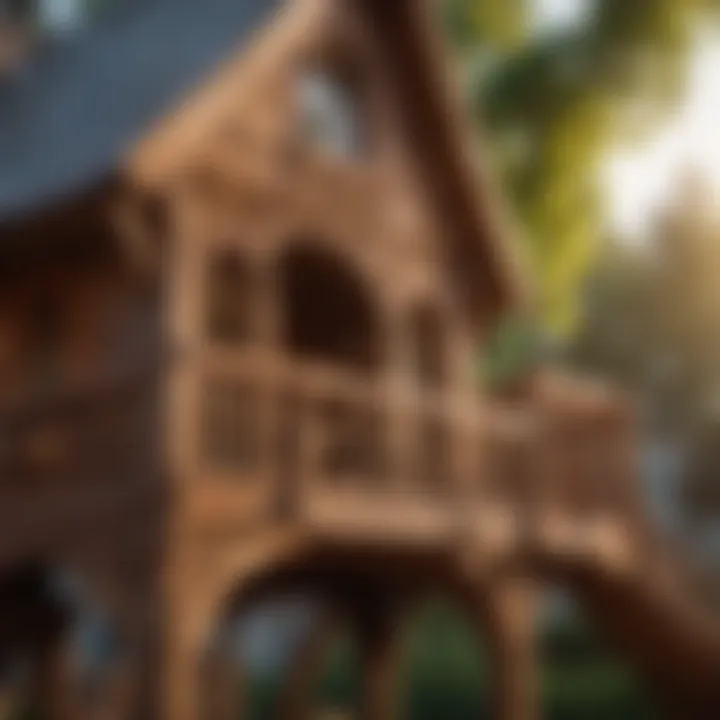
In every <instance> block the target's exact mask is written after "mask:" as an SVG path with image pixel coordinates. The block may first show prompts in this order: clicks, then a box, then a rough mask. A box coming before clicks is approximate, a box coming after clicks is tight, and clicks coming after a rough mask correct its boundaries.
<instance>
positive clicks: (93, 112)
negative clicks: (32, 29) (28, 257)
mask: <svg viewBox="0 0 720 720" xmlns="http://www.w3.org/2000/svg"><path fill="white" fill-rule="evenodd" d="M281 2H282V0H125V2H123V3H122V4H121V6H120V7H118V8H117V9H115V10H114V11H113V12H110V13H109V14H108V16H107V17H105V18H102V19H101V20H100V21H99V22H98V23H97V24H96V25H94V26H91V27H89V28H87V29H86V30H85V31H83V32H82V34H80V35H77V36H76V37H73V38H68V39H65V40H58V41H57V42H56V43H54V44H49V45H47V46H45V47H41V48H39V49H38V52H37V53H36V55H34V56H32V57H31V58H30V60H29V62H28V63H27V65H26V66H25V67H23V68H22V70H21V72H20V73H18V74H16V75H13V76H11V77H8V78H5V79H3V78H0V221H2V220H3V219H6V218H8V217H10V216H14V215H18V214H21V213H26V212H30V211H32V210H34V209H35V208H37V207H38V206H40V205H45V204H47V203H48V202H51V201H52V200H53V199H55V198H57V197H59V196H61V195H66V194H72V193H75V192H81V191H82V190H84V189H86V188H88V187H90V186H92V185H93V184H95V183H96V182H97V181H98V180H101V179H103V178H104V177H106V176H108V175H110V174H112V173H113V171H114V170H115V169H116V167H117V165H118V163H119V161H120V159H121V156H122V155H123V153H124V152H126V151H127V150H128V149H129V147H130V146H131V145H133V144H134V143H135V142H137V141H138V140H139V139H140V138H141V137H142V135H143V134H144V133H145V132H146V130H147V128H148V126H149V125H151V124H152V123H153V122H154V121H155V120H157V119H158V118H159V117H161V116H162V115H164V114H165V113H166V112H168V111H169V110H170V109H171V108H172V107H173V106H174V105H176V104H177V103H178V102H180V101H181V100H182V99H183V98H184V97H185V96H186V95H188V93H190V92H191V90H192V89H193V88H194V87H195V86H196V85H198V84H199V83H200V82H201V81H202V80H203V79H204V78H205V77H206V76H207V75H208V73H210V72H212V71H213V70H214V69H215V67H216V66H217V65H218V64H220V63H221V62H222V61H223V60H224V59H225V58H226V57H227V55H228V53H229V52H231V51H232V50H233V49H236V48H237V47H238V46H239V45H241V44H242V43H243V42H245V41H246V40H248V39H249V38H250V36H251V35H252V34H253V31H254V30H255V29H257V28H258V27H259V26H261V25H263V24H264V23H265V22H266V21H268V20H269V19H270V17H271V16H272V14H273V13H274V12H275V10H276V9H277V8H278V7H279V5H280V4H281Z"/></svg>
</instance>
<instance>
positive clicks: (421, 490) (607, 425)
mask: <svg viewBox="0 0 720 720" xmlns="http://www.w3.org/2000/svg"><path fill="white" fill-rule="evenodd" d="M204 368H205V372H204V375H203V377H204V380H203V392H202V393H201V394H202V402H203V411H202V417H203V422H202V426H201V434H202V437H203V438H204V440H203V442H202V443H201V444H200V448H201V457H200V458H199V460H198V462H199V465H200V466H201V467H202V472H201V473H200V475H201V476H202V477H204V478H208V477H209V478H212V477H216V478H219V477H224V478H228V477H230V478H234V479H235V481H236V482H238V484H246V483H249V484H253V483H260V484H265V485H266V486H272V487H273V488H274V493H275V495H276V501H275V503H274V506H275V507H276V508H281V510H282V514H283V515H284V516H296V517H297V516H298V515H301V514H302V512H303V507H305V506H306V500H307V498H309V497H317V496H318V495H323V496H324V497H325V498H329V497H331V496H332V495H333V493H335V494H337V495H338V496H347V497H349V498H351V499H352V500H353V501H355V502H356V503H358V506H359V505H361V504H362V502H360V500H362V501H370V500H372V499H373V498H374V499H376V500H377V501H378V502H384V503H388V502H391V501H392V498H397V497H398V494H400V496H403V493H404V497H405V498H406V500H405V501H404V502H405V503H406V505H407V506H409V505H410V502H409V501H408V500H407V497H408V496H410V495H412V497H413V498H415V499H417V498H420V499H421V500H422V499H424V502H425V503H426V505H432V506H433V507H435V508H437V510H438V512H444V511H445V507H446V505H448V504H449V503H454V506H455V507H457V506H458V503H459V504H460V505H462V504H467V503H475V504H476V505H478V506H482V505H488V506H498V507H505V508H510V509H513V510H514V511H515V512H516V513H521V514H522V515H523V517H524V518H525V519H526V520H527V521H528V522H531V521H532V519H533V518H534V517H535V515H536V514H537V513H541V512H544V511H545V510H546V509H548V508H550V509H554V510H555V511H557V512H563V513H566V514H568V515H570V516H573V517H575V518H577V519H578V521H582V522H584V521H585V520H586V519H589V518H592V517H595V516H600V515H605V514H608V513H616V514H617V513H619V512H623V513H628V516H629V515H630V513H631V512H632V511H633V503H634V502H635V488H634V485H633V482H632V479H631V478H629V477H628V465H627V462H628V456H627V453H626V452H625V450H626V448H625V447H624V445H626V444H627V437H626V434H625V426H624V425H623V423H622V422H620V421H618V420H617V418H618V414H617V413H616V412H614V409H613V408H612V407H607V406H604V405H597V406H596V405H593V404H592V403H588V402H585V400H584V398H583V397H582V396H581V395H580V396H578V397H577V398H573V397H572V396H570V397H567V396H566V397H564V398H563V399H562V401H559V400H551V401H548V400H547V398H546V399H544V400H542V401H539V400H536V399H534V398H533V397H531V396H529V397H527V398H524V399H521V401H515V402H512V403H509V402H488V401H485V402H484V403H481V402H480V401H478V402H477V403H474V404H472V405H469V404H468V402H467V401H466V400H465V399H463V398H452V397H449V396H440V397H438V396H435V397H432V398H431V397H427V396H424V395H423V394H422V393H421V392H419V391H418V392H417V393H410V394H409V395H408V394H405V395H404V396H397V395H395V394H393V391H392V390H391V389H390V388H389V387H387V386H385V385H383V381H382V379H381V378H379V377H376V376H373V377H368V376H363V375H362V374H359V373H354V372H351V371H348V370H342V369H339V368H337V367H329V366H324V365H318V364H303V363H299V362H297V361H293V360H291V359H284V358H282V357H277V356H273V355H271V354H263V353H261V352H258V353H246V352H243V353H237V354H235V353H228V352H224V353H209V354H208V356H207V357H206V358H205V362H204ZM398 434H400V435H402V436H403V437H404V438H405V443H404V445H403V444H402V443H401V444H400V445H397V444H395V443H394V442H393V441H392V439H393V438H395V437H397V436H398ZM463 438H464V442H465V448H464V450H465V451H466V452H470V453H471V454H473V455H474V460H473V461H472V462H462V461H461V455H459V453H460V454H462V453H463V447H462V441H463V440H462V439H463ZM472 444H474V445H475V448H474V449H473V448H468V445H472ZM445 501H448V502H447V503H446V502H445Z"/></svg>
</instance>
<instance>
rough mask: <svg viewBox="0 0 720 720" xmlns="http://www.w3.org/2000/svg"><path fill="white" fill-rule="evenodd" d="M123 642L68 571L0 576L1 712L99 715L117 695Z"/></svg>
mask: <svg viewBox="0 0 720 720" xmlns="http://www.w3.org/2000/svg"><path fill="white" fill-rule="evenodd" d="M125 663H126V659H125V657H124V648H122V646H121V638H120V633H119V632H118V629H117V627H116V626H115V625H114V624H113V622H112V620H111V617H110V615H109V614H107V613H106V612H104V609H103V608H101V607H99V606H98V605H97V604H96V603H95V602H94V599H93V598H92V597H91V595H90V594H89V593H87V592H86V588H84V587H83V584H82V583H81V582H80V580H79V579H78V578H77V577H76V576H75V575H73V574H72V573H68V572H66V571H62V570H58V569H55V568H48V567H46V566H43V565H40V564H33V565H27V566H24V567H21V568H18V569H16V570H13V571H10V572H8V573H6V574H5V575H3V576H2V577H0V702H1V703H2V708H1V709H2V712H3V713H5V714H4V715H1V716H2V717H10V718H15V717H18V718H24V717H28V718H29V717H32V718H37V719H38V720H42V719H43V718H50V717H57V716H58V715H59V714H62V715H63V716H65V715H67V716H72V717H96V716H99V713H103V712H108V711H110V710H111V709H112V708H114V707H115V706H116V704H117V703H118V702H119V701H120V702H121V701H122V695H119V693H122V690H123V688H122V672H121V671H122V669H123V668H124V667H125Z"/></svg>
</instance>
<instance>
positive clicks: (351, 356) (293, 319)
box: [280, 245, 381, 371]
mask: <svg viewBox="0 0 720 720" xmlns="http://www.w3.org/2000/svg"><path fill="white" fill-rule="evenodd" d="M280 276H281V287H282V305H283V308H284V333H283V334H284V343H285V346H286V348H287V349H288V351H289V352H291V353H292V354H294V355H296V356H298V357H301V358H304V359H310V360H319V361H328V362H333V363H338V364H341V365H345V366H350V367H353V368H356V369H362V370H365V371H370V370H374V369H376V368H377V366H378V364H379V362H380V354H381V342H380V337H379V329H378V321H377V318H376V317H375V313H374V310H373V306H372V302H371V300H370V298H369V297H368V293H367V291H366V289H365V288H364V287H363V284H362V282H361V280H360V279H359V278H358V277H357V276H356V274H355V273H354V272H353V270H352V269H351V268H349V267H348V266H347V265H346V264H345V263H343V262H342V261H341V260H340V259H339V258H337V257H335V256H334V255H332V254H330V253H328V252H325V251H323V250H320V249H316V248H313V247H309V246H305V245H303V246H299V247H295V248H293V249H292V250H290V252H288V253H287V255H286V256H285V257H284V258H283V260H282V263H281V266H280Z"/></svg>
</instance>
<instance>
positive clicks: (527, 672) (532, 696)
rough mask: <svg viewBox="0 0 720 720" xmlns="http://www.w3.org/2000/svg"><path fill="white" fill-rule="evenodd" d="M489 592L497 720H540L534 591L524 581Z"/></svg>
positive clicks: (508, 582)
mask: <svg viewBox="0 0 720 720" xmlns="http://www.w3.org/2000/svg"><path fill="white" fill-rule="evenodd" d="M488 592H489V622H490V627H489V630H490V634H491V637H492V651H493V658H492V660H493V718H495V720H538V718H539V708H538V697H537V692H538V688H537V676H536V675H537V672H536V658H535V621H536V599H535V593H534V590H533V588H532V586H531V585H530V584H529V583H528V582H525V581H523V580H520V579H503V580H500V581H499V582H498V583H497V584H496V585H495V586H494V587H492V588H490V589H489V590H488Z"/></svg>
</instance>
